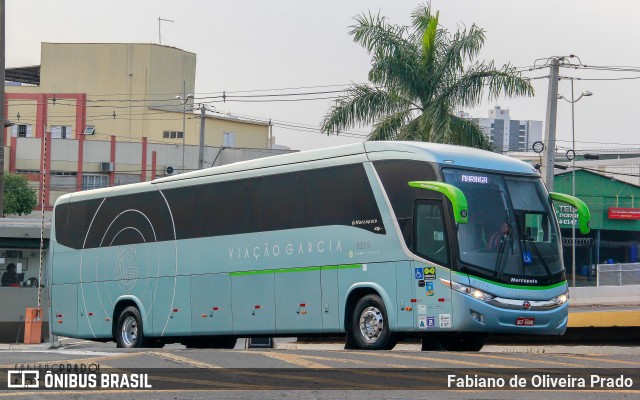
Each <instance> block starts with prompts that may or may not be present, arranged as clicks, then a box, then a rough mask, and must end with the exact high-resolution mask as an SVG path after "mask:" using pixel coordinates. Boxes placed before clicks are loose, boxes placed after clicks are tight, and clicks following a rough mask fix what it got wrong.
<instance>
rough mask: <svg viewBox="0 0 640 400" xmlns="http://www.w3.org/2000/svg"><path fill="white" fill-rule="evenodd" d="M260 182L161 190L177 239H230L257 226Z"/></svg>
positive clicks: (252, 181) (250, 181)
mask: <svg viewBox="0 0 640 400" xmlns="http://www.w3.org/2000/svg"><path fill="white" fill-rule="evenodd" d="M260 184H261V182H260V180H259V179H243V180H238V181H229V182H220V183H212V184H207V185H197V186H187V187H181V188H176V189H168V190H164V191H163V193H164V194H165V196H166V198H167V201H168V202H169V205H170V207H171V212H172V214H173V218H174V221H175V225H176V236H177V238H178V239H190V238H198V237H206V236H219V235H234V234H239V233H245V232H250V231H252V230H255V227H256V226H259V224H260Z"/></svg>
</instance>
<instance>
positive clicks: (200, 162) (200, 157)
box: [198, 104, 206, 169]
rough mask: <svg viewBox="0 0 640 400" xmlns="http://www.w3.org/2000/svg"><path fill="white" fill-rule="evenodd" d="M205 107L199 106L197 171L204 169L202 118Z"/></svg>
mask: <svg viewBox="0 0 640 400" xmlns="http://www.w3.org/2000/svg"><path fill="white" fill-rule="evenodd" d="M205 111H206V109H205V106H204V104H200V151H199V155H198V169H203V168H204V122H205V120H204V118H205Z"/></svg>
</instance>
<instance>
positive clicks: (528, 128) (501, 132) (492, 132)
mask: <svg viewBox="0 0 640 400" xmlns="http://www.w3.org/2000/svg"><path fill="white" fill-rule="evenodd" d="M456 116H458V117H460V118H466V119H471V120H473V121H475V122H477V123H478V125H480V127H481V128H482V130H484V132H485V134H486V135H487V137H488V138H489V140H490V141H491V143H492V144H493V145H494V147H495V149H496V151H503V152H504V151H528V150H531V145H532V144H533V143H534V142H536V141H538V140H542V121H531V120H516V119H511V117H510V116H509V110H507V109H503V108H500V106H495V107H494V108H493V109H492V110H489V117H488V118H473V117H471V116H470V115H469V114H468V113H465V112H463V111H459V112H458V113H456Z"/></svg>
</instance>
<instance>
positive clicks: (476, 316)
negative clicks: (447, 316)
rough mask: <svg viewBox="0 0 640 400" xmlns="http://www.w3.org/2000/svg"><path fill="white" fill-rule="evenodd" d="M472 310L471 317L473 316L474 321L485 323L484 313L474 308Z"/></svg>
mask: <svg viewBox="0 0 640 400" xmlns="http://www.w3.org/2000/svg"><path fill="white" fill-rule="evenodd" d="M470 312H471V318H473V320H474V321H478V322H480V323H481V324H483V325H484V315H482V314H480V313H479V312H476V311H473V310H470Z"/></svg>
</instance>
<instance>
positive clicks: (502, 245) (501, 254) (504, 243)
mask: <svg viewBox="0 0 640 400" xmlns="http://www.w3.org/2000/svg"><path fill="white" fill-rule="evenodd" d="M507 241H511V235H507V236H503V237H502V240H501V241H500V248H499V249H498V259H497V260H496V265H495V267H494V269H495V271H496V273H495V275H494V277H496V278H499V277H500V275H502V271H503V270H504V266H505V262H504V260H505V259H506V257H505V256H504V249H505V248H506V247H507Z"/></svg>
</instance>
